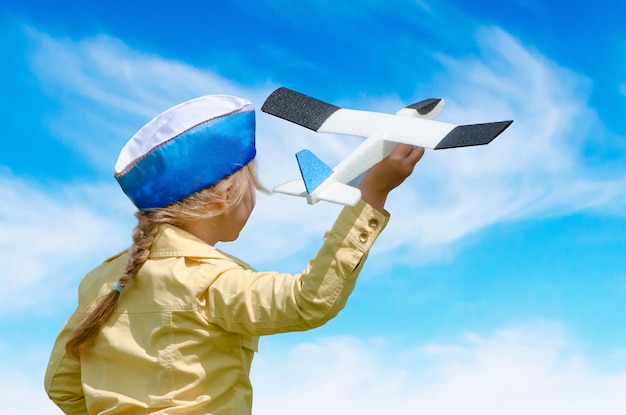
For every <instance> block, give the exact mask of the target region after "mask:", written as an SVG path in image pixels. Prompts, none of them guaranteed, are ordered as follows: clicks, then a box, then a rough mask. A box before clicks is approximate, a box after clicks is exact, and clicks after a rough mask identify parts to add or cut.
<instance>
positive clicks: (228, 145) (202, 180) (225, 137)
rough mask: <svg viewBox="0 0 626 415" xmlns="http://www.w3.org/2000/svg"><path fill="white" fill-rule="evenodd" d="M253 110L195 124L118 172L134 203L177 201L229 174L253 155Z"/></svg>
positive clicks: (142, 206) (139, 205)
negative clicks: (130, 166) (128, 168)
mask: <svg viewBox="0 0 626 415" xmlns="http://www.w3.org/2000/svg"><path fill="white" fill-rule="evenodd" d="M254 132H255V118H254V111H245V112H240V113H236V114H231V115H227V116H224V117H220V118H217V119H215V120H212V121H209V122H206V123H203V124H200V125H198V126H195V127H193V128H191V129H189V130H187V131H186V132H184V133H182V134H180V135H179V136H177V137H175V139H171V140H169V141H167V142H165V143H163V144H162V145H160V146H158V147H156V148H155V149H153V150H152V151H151V152H150V153H148V154H147V155H145V156H144V157H143V158H142V159H140V160H139V161H138V162H137V163H136V164H135V165H134V166H133V167H132V168H131V169H130V170H128V171H127V172H125V173H123V174H119V175H116V179H117V181H118V183H119V184H120V186H121V187H122V189H123V190H124V193H126V195H127V196H128V197H129V198H130V200H131V201H132V202H133V203H134V204H135V206H137V208H138V209H140V210H144V209H153V208H160V207H164V206H167V205H169V204H171V203H174V202H177V201H179V200H181V199H183V198H185V197H187V196H189V195H191V194H193V193H195V192H197V191H199V190H202V189H204V188H207V187H209V186H212V185H214V184H215V183H217V182H219V181H220V180H222V179H224V178H226V177H228V176H230V175H231V174H233V173H234V172H236V171H237V170H239V169H240V168H242V167H243V166H245V165H246V164H247V163H249V162H250V161H251V160H252V159H253V158H254V157H255V156H256V148H255V142H254V135H255V133H254Z"/></svg>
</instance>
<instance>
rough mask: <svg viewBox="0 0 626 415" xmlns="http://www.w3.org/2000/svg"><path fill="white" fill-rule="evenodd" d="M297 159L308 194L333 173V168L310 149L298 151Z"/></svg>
mask: <svg viewBox="0 0 626 415" xmlns="http://www.w3.org/2000/svg"><path fill="white" fill-rule="evenodd" d="M296 159H297V160H298V166H299V167H300V174H301V175H302V180H304V186H305V187H306V192H307V193H308V194H311V193H313V191H314V190H315V189H317V187H318V186H319V185H320V184H322V183H323V182H324V180H326V179H327V178H328V177H329V176H330V175H331V174H332V173H333V169H331V168H330V167H328V165H326V164H325V163H324V162H323V161H322V160H320V159H319V158H318V157H317V156H316V155H315V154H313V153H312V152H311V151H309V150H302V151H299V152H297V153H296Z"/></svg>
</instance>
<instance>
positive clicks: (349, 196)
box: [261, 87, 513, 205]
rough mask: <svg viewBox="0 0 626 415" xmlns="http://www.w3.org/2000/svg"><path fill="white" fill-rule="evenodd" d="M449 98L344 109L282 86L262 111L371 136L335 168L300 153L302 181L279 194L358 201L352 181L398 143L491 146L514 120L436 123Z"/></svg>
mask: <svg viewBox="0 0 626 415" xmlns="http://www.w3.org/2000/svg"><path fill="white" fill-rule="evenodd" d="M444 105H445V101H444V100H443V99H438V98H430V99H427V100H424V101H420V102H417V103H415V104H412V105H409V106H407V107H405V108H402V109H401V110H400V111H398V112H397V113H396V114H386V113H380V112H372V111H360V110H351V109H345V108H341V107H338V106H335V105H332V104H329V103H327V102H324V101H320V100H319V99H316V98H312V97H310V96H308V95H304V94H302V93H300V92H297V91H293V90H291V89H288V88H284V87H282V88H278V89H277V90H275V91H274V92H272V93H271V94H270V95H269V96H268V98H267V99H266V100H265V102H264V103H263V106H262V107H261V111H263V112H266V113H268V114H271V115H274V116H276V117H279V118H282V119H285V120H287V121H290V122H292V123H295V124H298V125H300V126H302V127H306V128H308V129H310V130H313V131H316V132H320V133H335V134H345V135H355V136H361V137H367V138H366V139H365V141H363V142H362V143H361V144H360V145H359V146H358V147H357V148H356V149H354V151H352V153H350V154H349V155H348V156H347V157H346V158H345V159H343V160H342V161H341V162H340V163H339V164H337V166H335V168H334V169H333V168H330V167H329V166H328V165H326V164H325V163H324V162H323V161H322V160H320V159H319V158H318V157H317V156H315V155H314V154H313V153H312V152H311V151H309V150H302V151H300V152H298V153H296V159H297V161H298V166H299V167H300V174H301V176H302V179H299V180H294V181H290V182H287V183H284V184H282V185H280V186H278V187H276V188H274V192H277V193H284V194H288V195H295V196H302V197H306V198H307V201H308V203H309V204H314V203H317V202H318V201H320V200H324V201H327V202H332V203H338V204H343V205H355V204H356V203H357V202H358V201H359V199H360V198H361V192H360V191H359V189H357V188H356V187H353V186H351V185H349V183H350V182H352V181H353V180H354V179H356V178H357V177H359V176H360V175H361V174H362V173H364V172H365V171H366V170H367V169H369V168H370V167H372V166H373V165H375V164H376V163H378V162H379V161H381V160H382V159H383V158H385V157H386V156H387V155H388V154H389V153H390V152H391V150H392V149H393V148H394V146H395V145H396V144H397V143H404V144H410V145H413V146H418V147H424V148H429V149H434V150H440V149H447V148H456V147H468V146H476V145H485V144H489V143H490V142H491V141H492V140H493V139H494V138H496V137H497V136H498V135H500V133H502V132H503V131H504V130H505V129H506V128H507V127H508V126H509V125H511V123H512V122H513V121H500V122H491V123H484V124H471V125H455V124H450V123H444V122H440V121H435V118H436V117H437V116H438V115H439V114H440V113H441V111H442V110H443V107H444Z"/></svg>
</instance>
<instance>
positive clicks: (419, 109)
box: [396, 98, 446, 120]
mask: <svg viewBox="0 0 626 415" xmlns="http://www.w3.org/2000/svg"><path fill="white" fill-rule="evenodd" d="M445 104H446V101H445V100H444V99H443V98H428V99H425V100H423V101H420V102H416V103H415V104H411V105H407V106H406V107H404V108H402V109H401V110H400V111H398V112H396V115H402V116H406V117H416V118H425V119H427V120H434V119H435V118H437V117H438V116H439V114H441V111H443V107H444V106H445Z"/></svg>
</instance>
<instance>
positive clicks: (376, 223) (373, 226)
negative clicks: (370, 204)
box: [370, 218, 378, 228]
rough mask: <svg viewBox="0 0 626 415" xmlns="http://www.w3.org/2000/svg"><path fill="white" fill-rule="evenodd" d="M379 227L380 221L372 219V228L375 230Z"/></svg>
mask: <svg viewBox="0 0 626 415" xmlns="http://www.w3.org/2000/svg"><path fill="white" fill-rule="evenodd" d="M377 226H378V219H376V218H372V219H370V228H375V227H377Z"/></svg>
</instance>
